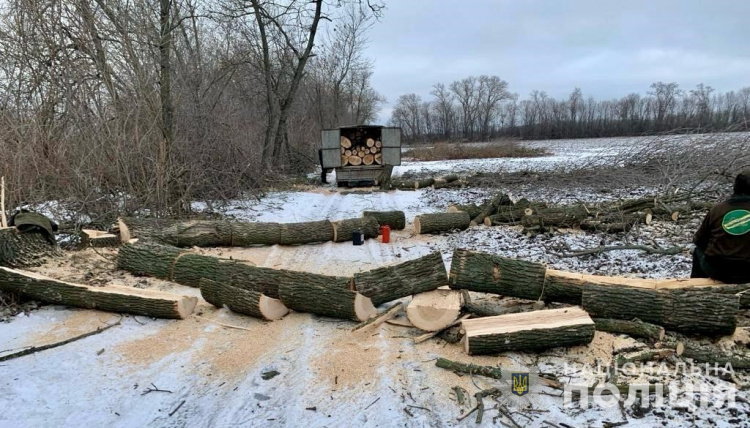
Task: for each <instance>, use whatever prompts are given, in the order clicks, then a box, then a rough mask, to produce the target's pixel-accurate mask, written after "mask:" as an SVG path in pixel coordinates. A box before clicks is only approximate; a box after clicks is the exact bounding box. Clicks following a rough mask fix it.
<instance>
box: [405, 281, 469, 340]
mask: <svg viewBox="0 0 750 428" xmlns="http://www.w3.org/2000/svg"><path fill="white" fill-rule="evenodd" d="M461 300H462V299H461V293H460V292H458V291H453V290H434V291H430V292H427V293H421V294H417V295H416V296H414V298H413V299H412V301H411V302H410V303H409V306H408V307H407V308H406V316H407V318H409V321H410V322H411V323H412V324H413V325H414V326H415V327H417V328H419V329H422V330H425V331H439V330H443V329H445V328H446V327H448V326H449V325H451V324H452V323H453V322H454V321H456V320H457V319H458V317H459V315H460V314H461V306H462V302H461Z"/></svg>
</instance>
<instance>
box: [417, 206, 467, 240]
mask: <svg viewBox="0 0 750 428" xmlns="http://www.w3.org/2000/svg"><path fill="white" fill-rule="evenodd" d="M470 222H471V219H470V218H469V214H468V213H466V212H463V211H459V212H455V213H434V214H421V215H418V216H416V217H414V231H415V232H416V233H417V235H422V234H429V233H441V232H448V231H451V230H456V229H458V230H464V229H467V228H468V227H469V223H470Z"/></svg>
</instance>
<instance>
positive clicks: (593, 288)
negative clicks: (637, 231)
mask: <svg viewBox="0 0 750 428" xmlns="http://www.w3.org/2000/svg"><path fill="white" fill-rule="evenodd" d="M582 304H583V308H584V309H586V311H588V312H589V313H590V314H592V316H595V317H601V318H617V319H626V320H632V319H635V318H637V319H639V320H641V321H645V322H649V323H653V324H658V325H661V326H664V327H666V328H667V329H669V330H675V331H681V332H685V333H691V334H693V333H699V334H707V335H723V334H732V333H733V332H734V329H735V327H736V326H737V314H738V312H739V297H737V296H734V295H731V294H719V293H713V292H710V291H697V290H685V289H663V290H657V289H651V288H641V287H633V286H624V285H611V284H609V285H608V284H598V285H595V284H587V285H586V286H585V287H584V289H583V299H582Z"/></svg>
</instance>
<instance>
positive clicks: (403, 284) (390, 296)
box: [354, 252, 448, 305]
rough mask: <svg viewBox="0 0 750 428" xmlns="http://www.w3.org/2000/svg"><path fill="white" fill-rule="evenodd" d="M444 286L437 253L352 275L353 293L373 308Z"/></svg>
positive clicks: (441, 262)
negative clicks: (372, 304) (370, 300)
mask: <svg viewBox="0 0 750 428" xmlns="http://www.w3.org/2000/svg"><path fill="white" fill-rule="evenodd" d="M447 283H448V278H447V276H446V272H445V265H444V264H443V257H442V256H441V255H440V252H435V253H432V254H429V255H427V256H424V257H420V258H418V259H414V260H409V261H406V262H403V263H399V264H397V265H393V266H385V267H381V268H377V269H373V270H370V271H367V272H361V273H357V274H355V275H354V284H355V286H356V288H357V291H358V292H359V293H361V294H362V295H363V296H366V297H369V298H370V299H372V302H373V303H374V304H375V305H381V304H383V303H385V302H389V301H391V300H396V299H399V298H401V297H406V296H411V295H412V294H418V293H423V292H425V291H430V290H435V289H436V288H438V287H442V286H444V285H446V284H447Z"/></svg>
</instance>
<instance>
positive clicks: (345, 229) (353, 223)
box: [332, 216, 380, 242]
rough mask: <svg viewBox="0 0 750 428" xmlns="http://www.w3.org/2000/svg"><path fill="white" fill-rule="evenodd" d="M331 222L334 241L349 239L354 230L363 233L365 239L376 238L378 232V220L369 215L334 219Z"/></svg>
mask: <svg viewBox="0 0 750 428" xmlns="http://www.w3.org/2000/svg"><path fill="white" fill-rule="evenodd" d="M332 224H333V241H334V242H346V241H351V240H352V234H353V233H354V231H355V230H359V231H361V232H362V233H364V236H365V239H371V238H377V237H378V235H379V234H380V225H379V224H378V221H377V220H376V219H375V218H374V217H370V216H365V217H361V218H353V219H348V220H340V221H334V222H333V223H332Z"/></svg>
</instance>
